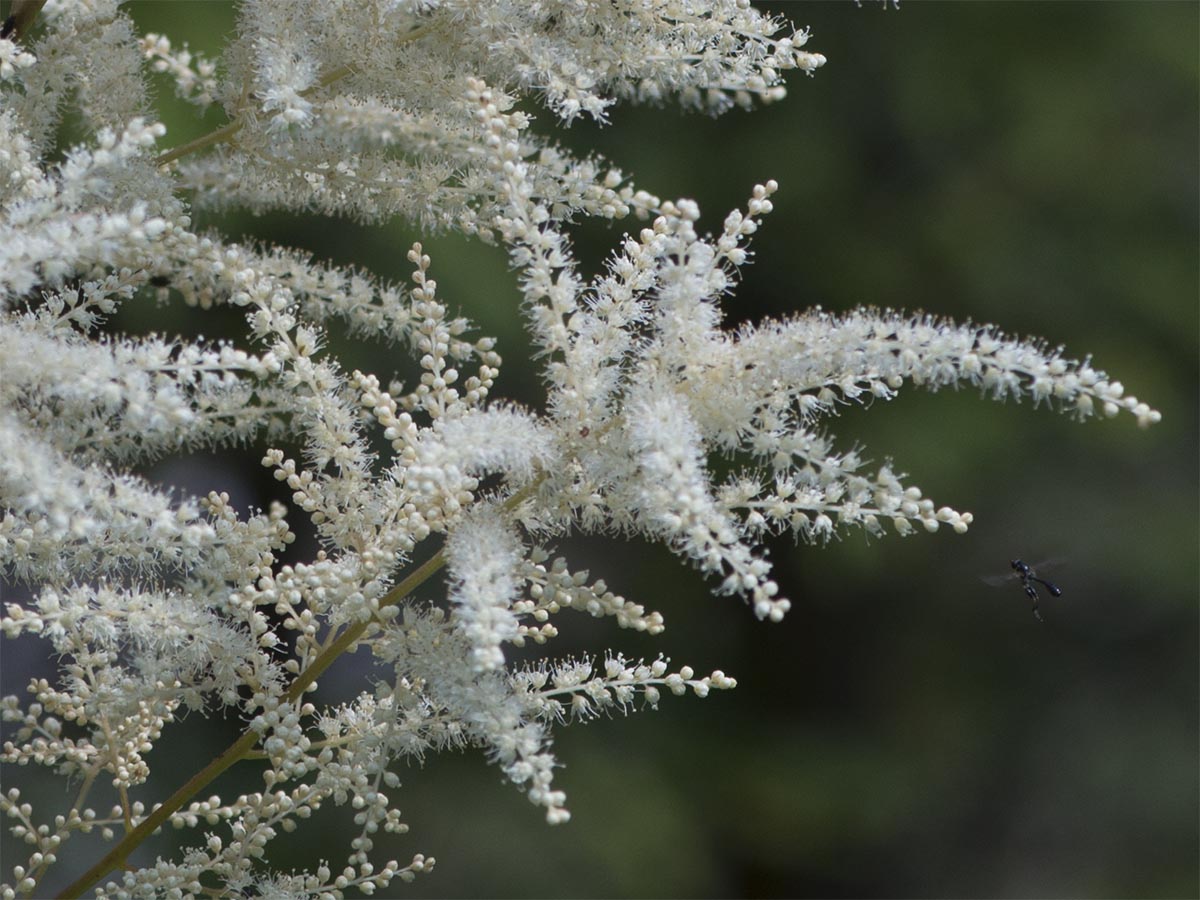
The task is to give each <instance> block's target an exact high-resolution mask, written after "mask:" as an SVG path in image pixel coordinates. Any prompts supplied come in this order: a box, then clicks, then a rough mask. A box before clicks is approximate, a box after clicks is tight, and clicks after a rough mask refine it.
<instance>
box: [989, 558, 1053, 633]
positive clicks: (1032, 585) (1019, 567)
mask: <svg viewBox="0 0 1200 900" xmlns="http://www.w3.org/2000/svg"><path fill="white" fill-rule="evenodd" d="M1009 565H1010V566H1012V573H1011V574H1009V575H1001V576H999V577H985V578H984V579H983V580H984V581H985V582H987V583H988V584H993V585H995V584H1003V583H1005V582H1007V581H1011V580H1012V579H1014V578H1015V579H1017V580H1019V581H1020V582H1021V587H1022V588H1024V589H1025V596H1026V597H1028V598H1029V599H1030V600H1032V601H1033V614H1034V616H1035V617H1036V618H1037V620H1038V621H1039V622H1042V621H1045V620H1044V619H1042V614H1041V612H1040V611H1039V610H1038V601H1039V600H1040V599H1041V597H1040V595H1039V594H1038V589H1037V585H1039V584H1040V585H1041V586H1042V587H1044V588H1045V589H1046V590H1047V591H1048V592H1049V593H1050V596H1051V597H1061V596H1062V588H1060V587H1059V586H1058V585H1057V584H1054V583H1053V582H1050V581H1047V580H1046V579H1045V578H1040V577H1038V573H1037V572H1036V571H1035V570H1034V568H1033V566H1031V565H1029V563H1027V562H1024V561H1022V560H1019V559H1014V560H1011V561H1010V562H1009Z"/></svg>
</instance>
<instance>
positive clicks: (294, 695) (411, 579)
mask: <svg viewBox="0 0 1200 900" xmlns="http://www.w3.org/2000/svg"><path fill="white" fill-rule="evenodd" d="M517 496H519V494H518V495H517ZM512 499H516V497H514V498H512ZM445 564H446V554H445V551H444V550H439V551H438V552H437V553H435V554H434V555H433V556H432V557H430V558H429V559H428V560H427V561H425V562H424V563H422V564H421V565H420V566H419V567H418V568H417V569H416V570H415V571H413V572H412V573H411V574H410V575H409V576H408V577H407V578H405V579H404V580H403V581H401V582H400V583H399V584H398V585H396V586H395V587H394V588H392V589H391V590H390V591H388V592H387V594H385V595H384V597H383V599H382V600H380V601H379V605H380V606H381V607H383V606H394V605H396V604H397V603H399V602H400V601H401V600H403V599H404V598H405V597H407V596H408V595H409V594H411V593H412V592H413V591H415V590H416V589H417V588H418V587H419V586H420V585H422V584H423V583H424V582H425V581H427V580H428V579H429V578H431V577H432V576H433V575H434V574H436V573H437V572H438V570H439V569H441V568H442V567H443V566H444V565H445ZM373 621H374V620H372V621H368V622H361V623H359V624H358V625H354V626H351V627H350V628H347V629H346V630H345V631H343V632H342V633H341V635H339V636H338V638H337V640H335V641H334V642H333V643H332V644H330V645H329V646H328V647H326V648H325V650H324V651H322V652H321V654H320V656H318V657H317V658H316V659H315V660H313V662H312V664H311V665H310V666H309V667H308V668H307V669H305V670H304V671H303V672H302V673H300V675H298V676H297V677H296V680H295V681H293V682H292V683H291V685H289V686H288V689H287V691H286V692H285V693H284V695H283V702H285V703H292V702H295V701H296V700H297V699H299V697H300V696H301V695H302V694H303V693H304V692H305V691H306V690H307V689H308V687H309V686H310V685H311V684H313V682H315V681H316V679H317V676H319V675H320V674H321V673H322V672H324V671H325V670H326V669H328V668H329V666H330V665H331V664H332V663H333V661H334V660H335V659H337V658H338V657H339V656H341V655H342V653H344V652H345V651H346V650H349V649H350V648H351V647H353V646H354V644H355V643H357V642H358V640H359V638H361V637H362V636H363V634H364V633H365V632H366V630H367V628H369V627H370V626H371V625H372V622H373ZM259 737H260V735H259V734H258V732H257V731H253V730H249V729H248V730H247V731H246V732H245V733H244V734H243V735H242V736H241V737H239V738H238V739H237V740H236V741H234V742H233V743H232V744H230V745H229V746H228V747H227V748H225V751H224V752H223V753H222V754H221V755H220V756H218V757H217V758H216V759H214V760H213V761H212V762H210V763H209V764H208V765H207V766H205V767H204V768H203V769H201V770H200V771H199V772H197V773H196V774H195V775H193V776H192V777H191V778H190V779H188V781H187V783H186V784H185V785H184V786H183V787H181V788H180V789H179V790H177V791H176V792H175V793H174V794H172V795H171V796H170V797H168V798H167V800H166V802H164V803H163V804H162V806H159V807H158V808H157V809H155V810H154V811H153V812H152V813H150V815H149V816H147V817H146V818H145V819H144V820H143V821H142V822H141V824H139V825H138V826H137V827H136V828H134V829H133V830H132V831H130V832H129V833H128V834H126V835H125V837H123V838H121V842H120V843H119V844H117V845H116V846H115V847H113V848H112V849H111V850H110V851H108V853H106V854H105V855H104V858H103V859H101V860H100V861H99V862H98V863H96V864H95V865H94V866H92V867H91V868H90V869H88V870H87V871H86V872H84V873H83V874H82V875H80V876H79V878H77V879H76V880H75V881H74V882H72V883H71V884H70V885H69V886H68V887H67V888H66V889H65V890H63V891H62V893H60V894H59V895H58V896H59V898H65V897H78V896H80V895H82V894H83V892H84V891H86V890H87V889H88V888H90V887H91V886H92V885H93V884H95V883H96V882H97V881H99V880H100V879H101V878H102V877H103V876H104V875H105V874H106V873H108V872H111V871H112V870H113V869H116V868H119V867H120V866H121V865H122V864H123V863H124V862H125V860H126V859H127V858H128V856H129V854H131V853H132V852H133V851H134V850H135V849H136V848H137V846H138V845H139V844H141V843H142V841H144V840H145V839H146V838H148V837H149V836H150V835H151V834H153V833H154V832H155V831H156V830H158V828H160V827H161V826H162V825H163V823H165V822H166V821H167V819H169V818H170V817H171V815H172V814H173V813H174V812H175V811H176V810H178V809H179V808H180V807H182V806H183V804H185V803H186V802H187V801H188V800H189V799H191V798H192V797H194V796H195V795H196V794H197V793H199V792H200V791H201V790H202V789H203V788H204V786H205V785H207V784H209V783H210V782H211V781H213V779H215V778H216V777H217V776H218V775H220V774H221V773H222V772H224V771H225V770H226V769H228V768H229V767H230V766H232V765H233V764H234V763H235V762H237V761H238V760H240V759H242V758H243V757H245V755H246V754H247V753H249V752H250V750H251V749H252V748H253V747H254V745H255V744H257V743H258V740H259Z"/></svg>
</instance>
